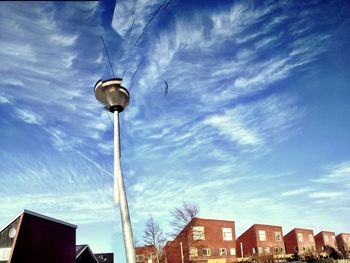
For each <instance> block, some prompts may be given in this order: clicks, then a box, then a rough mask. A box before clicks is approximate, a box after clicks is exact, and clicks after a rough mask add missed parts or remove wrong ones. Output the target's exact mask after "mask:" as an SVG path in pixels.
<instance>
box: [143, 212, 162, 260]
mask: <svg viewBox="0 0 350 263" xmlns="http://www.w3.org/2000/svg"><path fill="white" fill-rule="evenodd" d="M143 241H144V242H145V244H147V245H152V246H154V247H155V249H156V258H157V263H159V259H160V258H161V257H162V247H163V246H164V244H165V241H166V237H165V235H164V233H163V231H162V230H161V228H160V226H159V224H158V223H157V222H156V221H155V220H154V217H153V216H152V215H150V216H149V218H148V220H147V221H146V224H145V229H144V231H143Z"/></svg>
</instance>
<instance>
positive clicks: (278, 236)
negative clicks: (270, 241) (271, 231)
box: [275, 232, 282, 241]
mask: <svg viewBox="0 0 350 263" xmlns="http://www.w3.org/2000/svg"><path fill="white" fill-rule="evenodd" d="M275 238H276V241H281V240H282V237H281V232H275Z"/></svg>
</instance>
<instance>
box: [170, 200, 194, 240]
mask: <svg viewBox="0 0 350 263" xmlns="http://www.w3.org/2000/svg"><path fill="white" fill-rule="evenodd" d="M170 214H171V216H172V220H171V222H170V224H171V225H172V227H173V233H172V234H171V236H172V237H174V238H175V237H176V236H177V235H178V234H179V233H180V232H181V230H182V229H183V228H184V227H185V226H186V225H187V224H188V223H189V222H190V221H191V220H192V219H193V218H195V217H196V216H197V215H198V214H199V206H198V205H197V204H195V203H189V202H186V201H183V202H182V206H181V207H176V208H175V209H174V210H172V211H171V212H170Z"/></svg>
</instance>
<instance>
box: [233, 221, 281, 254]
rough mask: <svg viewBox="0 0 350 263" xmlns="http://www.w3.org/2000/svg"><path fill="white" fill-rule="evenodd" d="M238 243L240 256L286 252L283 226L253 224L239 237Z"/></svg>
mask: <svg viewBox="0 0 350 263" xmlns="http://www.w3.org/2000/svg"><path fill="white" fill-rule="evenodd" d="M236 244H237V256H238V257H251V256H263V255H273V256H279V255H284V254H285V250H284V242H283V233H282V227H281V226H271V225H260V224H255V225H252V226H251V227H250V228H249V229H248V230H246V231H245V232H244V233H243V234H242V235H241V236H240V237H238V238H237V243H236Z"/></svg>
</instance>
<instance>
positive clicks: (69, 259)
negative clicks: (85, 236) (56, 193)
mask: <svg viewBox="0 0 350 263" xmlns="http://www.w3.org/2000/svg"><path fill="white" fill-rule="evenodd" d="M76 228H77V226H75V225H72V224H69V223H66V222H63V221H60V220H57V219H54V218H50V217H47V216H44V215H40V214H37V213H34V212H32V211H28V210H24V211H23V212H22V213H21V214H19V215H18V216H16V217H15V218H14V219H13V220H12V221H11V222H10V223H9V224H7V225H6V226H5V227H3V228H2V229H0V262H1V263H23V262H36V263H47V262H50V263H62V262H64V263H75V252H76V251H75V231H76Z"/></svg>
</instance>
